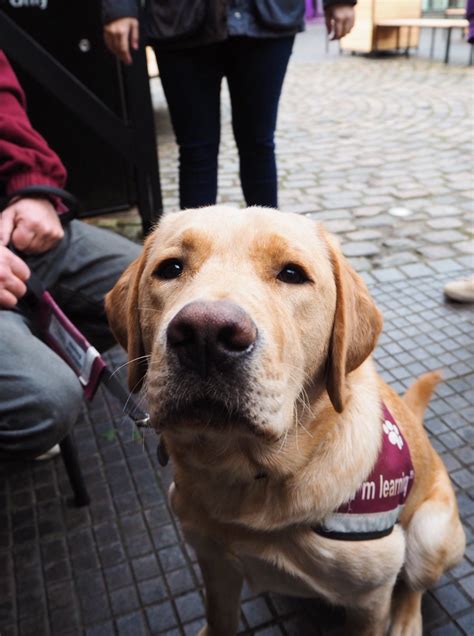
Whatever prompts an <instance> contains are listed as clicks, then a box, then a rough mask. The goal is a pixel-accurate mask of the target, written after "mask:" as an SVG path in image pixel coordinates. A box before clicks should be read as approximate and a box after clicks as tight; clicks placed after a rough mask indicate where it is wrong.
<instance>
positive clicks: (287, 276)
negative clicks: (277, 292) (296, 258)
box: [277, 263, 309, 285]
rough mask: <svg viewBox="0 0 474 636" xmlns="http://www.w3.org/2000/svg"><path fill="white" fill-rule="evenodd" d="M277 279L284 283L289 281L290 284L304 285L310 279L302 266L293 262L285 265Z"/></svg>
mask: <svg viewBox="0 0 474 636" xmlns="http://www.w3.org/2000/svg"><path fill="white" fill-rule="evenodd" d="M277 279H278V280H281V282H282V283H289V284H290V285H302V284H303V283H307V282H308V281H309V278H308V276H307V275H306V272H305V271H304V270H303V269H301V267H299V266H298V265H294V264H293V263H288V265H285V267H284V268H283V269H282V270H281V272H280V273H279V274H278V276H277Z"/></svg>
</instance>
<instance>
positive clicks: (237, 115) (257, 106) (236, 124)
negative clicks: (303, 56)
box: [226, 36, 294, 208]
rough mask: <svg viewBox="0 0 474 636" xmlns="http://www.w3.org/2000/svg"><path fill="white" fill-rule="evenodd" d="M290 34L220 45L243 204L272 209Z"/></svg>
mask: <svg viewBox="0 0 474 636" xmlns="http://www.w3.org/2000/svg"><path fill="white" fill-rule="evenodd" d="M293 42H294V36H290V37H282V38H265V39H264V38H235V39H231V40H229V41H228V42H227V43H226V44H227V46H228V48H227V56H226V65H227V67H226V75H227V81H228V84H229V91H230V96H231V102H232V125H233V129H234V136H235V141H236V143H237V147H238V149H239V156H240V179H241V183H242V190H243V193H244V197H245V201H246V203H247V205H263V206H268V207H272V208H276V207H277V205H278V197H277V170H276V161H275V142H274V136H275V128H276V122H277V114H278V102H279V99H280V94H281V89H282V86H283V80H284V77H285V73H286V69H287V66H288V61H289V59H290V55H291V51H292V48H293Z"/></svg>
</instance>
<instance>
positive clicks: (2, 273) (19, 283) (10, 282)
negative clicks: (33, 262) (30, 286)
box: [0, 246, 30, 309]
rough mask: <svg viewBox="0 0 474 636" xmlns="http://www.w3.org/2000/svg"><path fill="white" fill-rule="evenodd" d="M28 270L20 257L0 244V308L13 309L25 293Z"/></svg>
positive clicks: (28, 275)
mask: <svg viewBox="0 0 474 636" xmlns="http://www.w3.org/2000/svg"><path fill="white" fill-rule="evenodd" d="M29 277H30V270H29V268H28V266H27V265H26V263H24V262H23V261H22V260H21V258H18V256H15V254H13V252H11V251H10V250H9V249H8V248H7V247H3V246H0V309H13V307H14V306H15V305H16V304H17V302H18V300H19V299H20V298H21V297H22V296H24V295H25V293H26V285H25V282H26V281H27V280H28V278H29Z"/></svg>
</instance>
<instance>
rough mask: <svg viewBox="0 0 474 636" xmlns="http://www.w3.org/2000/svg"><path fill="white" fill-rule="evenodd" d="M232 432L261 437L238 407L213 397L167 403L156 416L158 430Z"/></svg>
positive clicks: (261, 432)
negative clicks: (158, 422) (187, 429)
mask: <svg viewBox="0 0 474 636" xmlns="http://www.w3.org/2000/svg"><path fill="white" fill-rule="evenodd" d="M184 428H189V429H192V430H193V431H196V430H199V431H205V430H206V429H209V430H211V431H221V432H226V431H232V430H235V429H238V430H239V431H242V432H247V433H249V434H253V435H257V436H262V435H264V432H263V430H262V429H261V428H260V427H258V426H257V425H256V424H255V423H254V422H253V421H252V419H251V417H250V415H249V414H248V413H247V412H246V411H245V409H244V408H242V407H241V406H239V405H236V404H229V403H226V402H224V401H223V400H219V399H217V398H214V397H212V398H211V397H199V398H195V399H190V400H187V401H183V400H178V401H170V402H169V403H168V404H167V405H166V406H165V408H164V409H162V413H161V416H160V430H176V429H178V430H183V429H184Z"/></svg>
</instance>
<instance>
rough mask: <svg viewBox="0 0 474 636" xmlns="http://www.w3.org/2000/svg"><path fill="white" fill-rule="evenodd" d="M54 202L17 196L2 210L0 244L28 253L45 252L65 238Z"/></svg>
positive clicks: (0, 215)
mask: <svg viewBox="0 0 474 636" xmlns="http://www.w3.org/2000/svg"><path fill="white" fill-rule="evenodd" d="M63 236H64V231H63V228H62V226H61V222H60V220H59V218H58V215H57V214H56V210H55V209H54V206H53V204H52V203H51V202H50V201H48V200H47V199H29V198H24V199H18V200H17V201H15V202H14V203H11V204H10V205H9V206H8V207H7V208H5V209H4V210H3V212H2V213H1V214H0V245H4V246H7V245H8V243H9V242H10V241H11V242H12V244H13V246H14V247H15V248H16V249H17V250H18V251H19V252H24V253H25V254H43V253H44V252H47V251H48V250H50V249H51V248H53V247H54V246H55V245H56V244H57V243H59V241H60V240H61V239H62V238H63Z"/></svg>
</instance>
